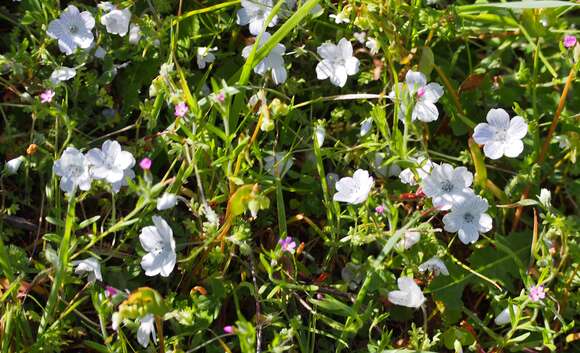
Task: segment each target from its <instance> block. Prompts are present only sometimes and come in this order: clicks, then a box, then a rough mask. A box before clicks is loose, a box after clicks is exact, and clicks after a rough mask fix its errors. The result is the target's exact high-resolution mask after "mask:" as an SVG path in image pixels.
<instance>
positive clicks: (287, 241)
mask: <svg viewBox="0 0 580 353" xmlns="http://www.w3.org/2000/svg"><path fill="white" fill-rule="evenodd" d="M278 244H280V247H282V251H286V252H289V253H294V250H295V249H296V242H295V241H294V239H293V238H292V237H286V238H284V239H280V240H278Z"/></svg>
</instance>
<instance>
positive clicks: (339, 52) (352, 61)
mask: <svg viewBox="0 0 580 353" xmlns="http://www.w3.org/2000/svg"><path fill="white" fill-rule="evenodd" d="M316 51H317V52H318V55H320V57H321V58H322V61H320V62H319V63H318V65H316V77H317V78H318V79H319V80H326V79H327V78H330V82H331V83H332V84H333V85H335V86H338V87H344V85H345V84H346V80H347V78H348V76H350V75H355V74H356V73H357V72H358V69H359V64H360V63H359V61H358V59H357V58H356V57H354V56H353V55H352V44H351V43H350V42H349V41H348V40H346V38H342V39H341V40H340V41H339V42H338V44H337V45H335V44H332V43H324V44H322V45H321V46H319V47H318V48H317V49H316Z"/></svg>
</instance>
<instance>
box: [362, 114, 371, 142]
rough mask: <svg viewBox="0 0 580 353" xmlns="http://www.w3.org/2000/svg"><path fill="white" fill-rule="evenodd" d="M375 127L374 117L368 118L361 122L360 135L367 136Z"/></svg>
mask: <svg viewBox="0 0 580 353" xmlns="http://www.w3.org/2000/svg"><path fill="white" fill-rule="evenodd" d="M372 128H373V118H366V119H365V120H363V121H362V122H361V123H360V135H361V137H362V136H366V135H367V134H368V133H369V132H371V129H372Z"/></svg>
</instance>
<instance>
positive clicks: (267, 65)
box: [242, 32, 287, 85]
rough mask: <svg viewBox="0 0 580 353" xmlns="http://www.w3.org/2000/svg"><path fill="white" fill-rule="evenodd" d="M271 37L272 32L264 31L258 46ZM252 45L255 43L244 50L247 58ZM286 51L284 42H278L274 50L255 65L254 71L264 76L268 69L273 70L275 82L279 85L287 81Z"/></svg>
mask: <svg viewBox="0 0 580 353" xmlns="http://www.w3.org/2000/svg"><path fill="white" fill-rule="evenodd" d="M270 37H271V34H270V33H268V32H264V33H263V34H262V37H261V39H260V43H259V45H258V48H261V47H262V46H263V45H264V44H265V43H266V41H268V39H269V38H270ZM252 47H253V45H248V46H247V47H245V48H244V49H243V50H242V56H243V57H244V58H245V59H247V58H248V56H250V52H251V51H252ZM284 52H286V47H285V46H283V45H282V44H276V46H275V47H274V48H273V49H272V51H270V53H269V54H268V56H267V57H265V58H264V59H263V60H262V61H260V62H259V63H258V65H256V66H255V67H254V72H255V73H257V74H258V75H261V76H264V74H265V73H266V71H268V70H272V79H273V80H274V83H275V84H277V85H279V84H281V83H284V82H286V77H287V73H286V68H285V67H284V58H283V57H282V55H284Z"/></svg>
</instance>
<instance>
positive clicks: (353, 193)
mask: <svg viewBox="0 0 580 353" xmlns="http://www.w3.org/2000/svg"><path fill="white" fill-rule="evenodd" d="M373 184H374V180H373V177H371V176H369V172H368V171H366V170H363V169H357V170H356V171H355V172H354V174H353V176H352V178H351V177H344V178H341V179H340V180H339V181H338V182H337V183H336V185H335V187H336V191H338V192H337V193H336V194H334V197H333V200H334V201H338V202H346V203H349V204H351V205H358V204H360V203H363V202H365V201H366V199H367V198H368V197H369V192H370V191H371V188H372V187H373Z"/></svg>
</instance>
